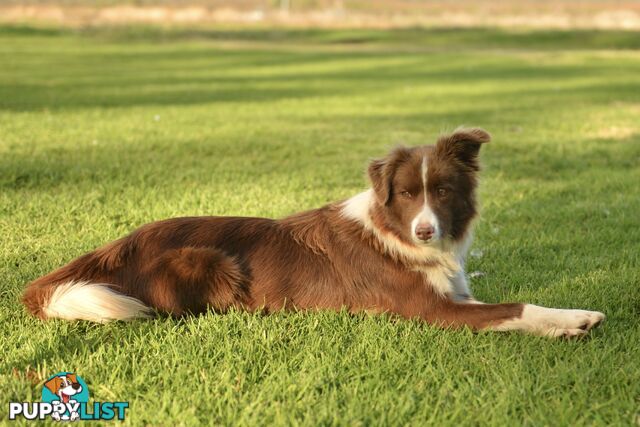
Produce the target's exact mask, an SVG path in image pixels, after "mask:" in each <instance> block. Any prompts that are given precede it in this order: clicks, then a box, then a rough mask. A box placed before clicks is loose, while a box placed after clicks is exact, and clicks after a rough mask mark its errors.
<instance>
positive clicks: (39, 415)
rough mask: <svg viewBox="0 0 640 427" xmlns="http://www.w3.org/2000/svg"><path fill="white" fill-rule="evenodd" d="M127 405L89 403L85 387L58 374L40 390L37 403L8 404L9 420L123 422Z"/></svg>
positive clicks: (76, 377) (72, 377)
mask: <svg viewBox="0 0 640 427" xmlns="http://www.w3.org/2000/svg"><path fill="white" fill-rule="evenodd" d="M128 407H129V402H93V403H90V402H89V387H87V383H85V382H84V380H83V379H82V377H81V376H80V375H78V374H75V373H73V372H58V373H57V374H55V375H52V376H51V377H49V379H47V381H46V382H45V383H44V386H43V387H42V401H41V402H10V403H9V419H10V420H15V419H17V418H19V417H22V418H25V419H27V420H44V419H47V418H51V419H52V420H55V421H77V420H83V421H92V420H94V421H97V420H124V417H125V411H126V409H127V408H128Z"/></svg>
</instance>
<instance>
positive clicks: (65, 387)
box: [44, 374, 82, 421]
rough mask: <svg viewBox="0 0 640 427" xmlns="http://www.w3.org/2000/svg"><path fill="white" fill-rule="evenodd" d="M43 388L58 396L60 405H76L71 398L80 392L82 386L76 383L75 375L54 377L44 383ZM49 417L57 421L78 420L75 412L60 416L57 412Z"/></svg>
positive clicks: (78, 416)
mask: <svg viewBox="0 0 640 427" xmlns="http://www.w3.org/2000/svg"><path fill="white" fill-rule="evenodd" d="M44 386H45V387H46V388H47V389H49V391H50V392H51V393H53V394H55V395H56V396H58V397H59V398H60V403H62V404H65V405H66V404H67V403H70V404H73V403H77V402H76V401H75V399H72V397H73V396H74V395H76V394H78V393H80V392H82V385H80V383H79V382H78V379H77V377H76V374H65V375H56V376H55V377H53V378H51V379H50V380H49V381H47V382H46V383H44ZM65 408H67V406H65ZM51 416H52V417H53V419H55V420H57V421H61V420H65V421H66V420H68V421H75V420H77V419H79V418H80V415H79V414H78V412H76V411H70V413H69V414H64V415H61V414H60V413H59V412H53V413H52V414H51Z"/></svg>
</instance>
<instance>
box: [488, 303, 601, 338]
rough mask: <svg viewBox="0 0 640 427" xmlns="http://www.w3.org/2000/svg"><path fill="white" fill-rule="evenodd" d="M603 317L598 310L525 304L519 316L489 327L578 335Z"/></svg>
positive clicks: (554, 334)
mask: <svg viewBox="0 0 640 427" xmlns="http://www.w3.org/2000/svg"><path fill="white" fill-rule="evenodd" d="M604 318H605V316H604V314H602V313H600V312H598V311H586V310H565V309H558V308H546V307H540V306H537V305H533V304H526V305H525V306H524V310H523V311H522V315H521V316H520V318H518V319H513V320H507V321H506V322H502V323H501V324H499V325H496V326H493V327H491V328H490V329H493V330H496V331H511V330H519V331H525V332H530V333H533V334H536V335H544V336H549V337H560V336H578V335H584V334H586V333H587V332H588V331H589V329H591V328H592V327H593V326H594V325H596V324H598V323H600V322H602V321H603V320H604Z"/></svg>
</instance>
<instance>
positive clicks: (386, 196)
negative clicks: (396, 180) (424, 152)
mask: <svg viewBox="0 0 640 427" xmlns="http://www.w3.org/2000/svg"><path fill="white" fill-rule="evenodd" d="M408 156H409V149H408V148H406V147H403V146H399V147H396V148H394V149H393V150H392V151H391V152H390V153H389V154H387V156H386V157H383V158H381V159H375V160H372V161H371V163H369V168H368V169H367V174H368V175H369V180H370V181H371V186H372V187H373V192H374V193H375V195H376V199H377V200H378V202H379V203H380V204H382V205H386V204H388V203H389V202H390V201H391V194H392V192H393V188H392V186H393V176H394V175H395V172H396V169H397V168H398V165H399V164H400V163H401V162H402V161H403V160H404V159H406V158H407V157H408Z"/></svg>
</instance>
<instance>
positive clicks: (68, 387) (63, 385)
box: [44, 374, 82, 396]
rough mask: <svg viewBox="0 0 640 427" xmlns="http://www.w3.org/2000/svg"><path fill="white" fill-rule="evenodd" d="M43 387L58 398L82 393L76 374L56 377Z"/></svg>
mask: <svg viewBox="0 0 640 427" xmlns="http://www.w3.org/2000/svg"><path fill="white" fill-rule="evenodd" d="M44 386H45V387H46V388H48V389H49V391H51V393H53V394H55V395H57V396H60V394H64V395H66V396H73V395H74V394H77V393H80V392H81V391H82V386H81V385H80V383H79V382H78V379H77V377H76V374H65V375H57V376H55V377H53V378H51V379H50V380H49V381H47V382H46V383H44Z"/></svg>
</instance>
